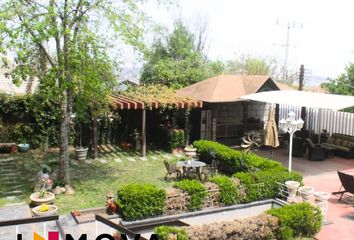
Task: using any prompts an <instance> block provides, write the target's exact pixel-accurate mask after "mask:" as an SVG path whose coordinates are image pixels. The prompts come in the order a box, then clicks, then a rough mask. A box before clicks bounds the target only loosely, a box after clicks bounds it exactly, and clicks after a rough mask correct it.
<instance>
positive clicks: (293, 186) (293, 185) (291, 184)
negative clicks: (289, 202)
mask: <svg viewBox="0 0 354 240" xmlns="http://www.w3.org/2000/svg"><path fill="white" fill-rule="evenodd" d="M285 185H286V187H287V188H288V192H289V197H295V195H296V190H297V189H298V188H299V186H300V183H299V182H296V181H286V182H285Z"/></svg>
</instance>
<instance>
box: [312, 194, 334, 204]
mask: <svg viewBox="0 0 354 240" xmlns="http://www.w3.org/2000/svg"><path fill="white" fill-rule="evenodd" d="M314 196H315V200H316V201H318V202H327V201H328V199H329V197H330V194H329V193H328V192H315V193H314Z"/></svg>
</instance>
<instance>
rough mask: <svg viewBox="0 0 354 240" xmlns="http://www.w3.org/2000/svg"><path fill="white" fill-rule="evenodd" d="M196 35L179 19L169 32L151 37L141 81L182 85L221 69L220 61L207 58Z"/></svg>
mask: <svg viewBox="0 0 354 240" xmlns="http://www.w3.org/2000/svg"><path fill="white" fill-rule="evenodd" d="M195 38H196V36H195V34H193V33H191V32H190V31H189V30H188V29H187V27H186V26H185V25H184V24H183V23H182V22H181V21H178V22H176V23H175V26H174V30H173V32H172V33H171V34H169V35H167V36H163V37H160V38H157V39H156V40H155V41H154V43H153V45H152V47H151V49H150V50H149V51H148V54H147V57H146V63H145V64H144V67H143V72H142V75H141V79H140V81H141V82H142V83H148V84H151V83H159V84H162V85H166V86H169V87H172V88H181V87H184V86H187V85H190V84H193V83H196V82H198V81H200V80H203V79H206V78H208V77H211V76H214V75H217V74H219V73H221V72H222V70H223V64H222V63H221V62H218V61H216V62H212V61H209V60H208V59H207V58H206V57H205V55H204V54H203V52H201V51H200V47H198V41H195V40H196V39H195Z"/></svg>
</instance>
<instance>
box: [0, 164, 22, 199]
mask: <svg viewBox="0 0 354 240" xmlns="http://www.w3.org/2000/svg"><path fill="white" fill-rule="evenodd" d="M16 169H17V165H16V158H14V157H6V158H2V159H1V158H0V179H1V185H2V187H1V188H2V189H1V191H0V198H7V199H14V198H16V197H18V196H20V195H22V190H21V188H22V185H21V184H20V183H21V181H18V178H19V177H21V176H18V174H17V173H16Z"/></svg>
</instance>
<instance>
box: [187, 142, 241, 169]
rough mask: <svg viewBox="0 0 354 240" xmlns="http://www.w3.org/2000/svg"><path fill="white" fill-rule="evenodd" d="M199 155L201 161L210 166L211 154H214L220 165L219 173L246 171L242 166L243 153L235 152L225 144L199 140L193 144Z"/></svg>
mask: <svg viewBox="0 0 354 240" xmlns="http://www.w3.org/2000/svg"><path fill="white" fill-rule="evenodd" d="M193 146H195V147H196V148H197V150H198V153H199V159H200V160H201V161H203V162H206V163H208V164H210V163H211V156H210V152H211V151H212V152H214V153H215V155H216V158H217V160H218V163H219V166H218V168H219V171H220V172H222V173H224V174H229V175H231V174H233V173H235V172H240V171H243V170H244V167H243V166H242V164H243V163H242V153H241V152H240V151H235V150H233V149H231V148H229V147H227V146H225V145H223V144H220V143H217V142H212V141H207V140H199V141H195V142H194V143H193Z"/></svg>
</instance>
